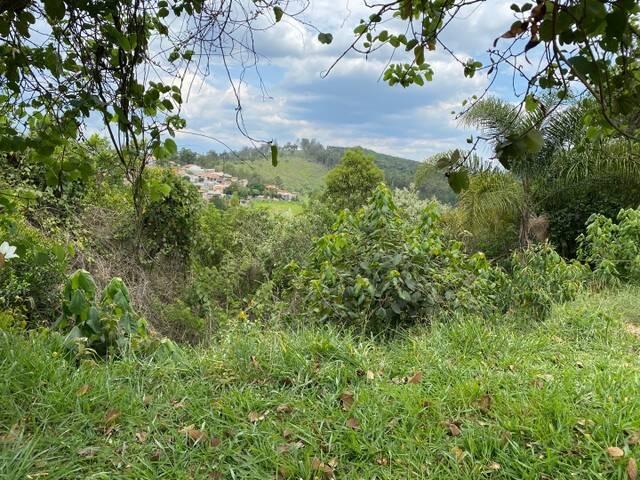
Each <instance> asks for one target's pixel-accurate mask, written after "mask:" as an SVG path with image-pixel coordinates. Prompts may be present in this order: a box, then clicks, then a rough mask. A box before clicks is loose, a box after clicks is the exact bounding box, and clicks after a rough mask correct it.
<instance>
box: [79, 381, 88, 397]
mask: <svg viewBox="0 0 640 480" xmlns="http://www.w3.org/2000/svg"><path fill="white" fill-rule="evenodd" d="M89 390H91V385H89V384H87V383H85V384H84V385H82V386H81V387H80V388H79V389H78V390H77V391H76V395H77V396H78V397H81V396H83V395H86V393H87V392H88V391H89Z"/></svg>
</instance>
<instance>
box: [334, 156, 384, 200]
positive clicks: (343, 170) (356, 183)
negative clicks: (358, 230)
mask: <svg viewBox="0 0 640 480" xmlns="http://www.w3.org/2000/svg"><path fill="white" fill-rule="evenodd" d="M382 181H384V174H383V173H382V170H380V169H379V168H378V167H377V166H376V165H375V163H374V162H373V157H371V156H369V155H366V154H365V153H364V152H363V151H362V150H360V149H353V150H347V151H346V152H345V154H344V156H343V157H342V160H341V162H340V163H339V164H338V166H336V167H335V168H334V169H333V170H331V171H330V172H329V173H328V174H327V178H326V184H327V190H326V193H325V198H326V199H327V201H328V202H330V203H331V205H332V206H333V207H334V208H336V209H337V210H342V209H345V208H349V209H351V210H355V209H358V208H360V207H361V206H362V205H364V204H365V203H366V201H367V199H368V198H369V196H370V195H371V193H373V191H374V190H375V188H376V186H377V185H378V184H379V183H380V182H382Z"/></svg>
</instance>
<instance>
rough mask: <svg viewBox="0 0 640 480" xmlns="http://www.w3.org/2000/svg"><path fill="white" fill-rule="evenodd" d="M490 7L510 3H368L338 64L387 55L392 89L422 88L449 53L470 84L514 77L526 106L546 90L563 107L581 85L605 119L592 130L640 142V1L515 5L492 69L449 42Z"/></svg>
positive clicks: (557, 0)
mask: <svg viewBox="0 0 640 480" xmlns="http://www.w3.org/2000/svg"><path fill="white" fill-rule="evenodd" d="M483 3H486V7H485V8H507V7H506V5H507V4H506V3H505V4H502V5H504V6H502V5H501V6H500V7H496V6H494V5H493V4H490V3H489V2H486V0H462V1H456V2H453V1H442V0H422V1H415V0H387V1H382V2H371V3H368V5H369V7H370V9H371V15H370V16H369V17H368V18H363V19H361V20H360V24H359V25H358V26H356V27H355V29H354V34H355V39H354V41H353V42H352V43H351V44H350V45H349V46H348V47H347V48H346V49H345V51H344V53H343V54H342V55H341V56H340V57H339V58H338V59H337V60H336V62H335V63H338V62H339V61H340V60H341V59H342V58H344V57H345V56H346V55H347V53H349V52H350V51H352V50H353V51H356V52H358V53H361V54H362V55H365V56H367V57H370V56H371V55H373V54H375V53H376V52H379V51H382V52H386V53H387V54H388V55H389V57H390V58H391V59H392V60H390V61H389V65H388V67H387V68H386V70H385V72H384V79H385V81H387V82H388V83H389V85H401V86H403V87H408V86H410V85H419V86H422V85H424V84H425V82H429V81H431V80H432V79H433V77H434V75H435V74H436V72H435V71H434V70H433V68H432V66H431V65H430V64H429V63H428V61H429V55H430V54H432V52H434V51H437V50H442V51H444V52H445V53H447V54H449V55H450V57H451V59H452V61H453V62H456V63H458V64H459V65H460V69H461V71H462V73H463V74H464V76H466V77H473V76H474V75H476V73H478V72H486V74H487V75H488V76H489V77H490V78H491V80H492V81H493V80H495V79H496V78H497V76H498V74H499V73H500V72H501V71H503V70H504V69H508V70H511V71H512V72H513V78H514V87H515V86H516V85H518V86H523V87H524V88H522V89H516V88H514V93H516V94H517V92H518V90H520V91H524V92H525V93H524V94H522V95H521V96H520V98H521V100H522V102H523V103H531V102H535V101H536V96H537V94H538V93H539V92H540V91H544V90H555V91H557V92H558V94H559V95H558V96H557V99H556V100H557V101H558V102H560V101H562V100H563V99H564V98H566V97H567V96H568V94H569V92H570V91H571V90H572V89H573V86H574V85H581V86H582V87H583V89H584V91H585V92H586V93H588V94H589V95H590V96H591V97H592V98H593V99H594V100H595V101H596V104H597V105H598V110H599V115H594V116H592V117H591V118H590V119H589V121H590V122H591V124H592V127H593V128H598V129H600V130H601V131H604V132H607V133H617V134H620V135H622V136H626V137H634V138H638V128H639V127H640V124H639V123H638V115H637V109H636V108H635V105H636V103H637V102H636V100H637V97H638V94H639V93H640V76H639V75H638V72H639V70H640V62H639V61H638V47H639V45H638V40H639V37H640V29H639V28H638V24H637V20H636V16H637V14H638V12H639V11H640V6H639V3H638V1H637V0H629V1H616V2H608V1H600V0H550V1H545V0H536V2H535V5H534V4H532V3H529V2H525V3H522V4H518V3H514V4H512V5H511V7H510V8H511V10H512V11H513V12H514V14H515V17H516V21H515V22H513V23H512V24H511V25H505V26H504V30H503V33H501V34H500V33H498V32H497V35H498V38H496V39H495V41H494V42H493V46H489V45H487V47H489V50H488V59H487V60H486V61H485V63H483V62H481V61H479V60H477V59H473V58H468V57H464V56H463V55H462V54H461V53H460V52H455V51H454V50H453V49H452V48H451V47H450V46H449V45H447V43H446V40H445V37H444V36H443V33H444V32H445V30H446V29H447V27H448V26H450V25H451V23H452V20H453V19H455V18H458V19H459V20H461V19H466V20H467V21H475V18H476V13H477V9H478V8H479V6H480V8H481V5H479V4H483ZM378 54H379V53H378ZM527 55H528V56H529V57H532V56H533V57H534V61H531V60H530V59H529V58H527ZM523 59H524V60H525V61H526V62H527V63H528V65H524V62H523V61H522V60H523ZM534 65H535V66H534ZM530 67H531V68H530ZM330 70H331V69H329V71H330ZM327 74H328V72H327ZM546 113H549V111H547V112H546Z"/></svg>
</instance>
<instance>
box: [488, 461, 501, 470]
mask: <svg viewBox="0 0 640 480" xmlns="http://www.w3.org/2000/svg"><path fill="white" fill-rule="evenodd" d="M501 468H502V465H500V464H499V463H497V462H491V463H490V464H489V465H487V470H489V471H490V472H497V471H498V470H500V469H501Z"/></svg>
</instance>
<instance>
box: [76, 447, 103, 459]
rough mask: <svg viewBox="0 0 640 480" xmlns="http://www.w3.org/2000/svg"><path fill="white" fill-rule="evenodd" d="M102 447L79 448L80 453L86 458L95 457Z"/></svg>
mask: <svg viewBox="0 0 640 480" xmlns="http://www.w3.org/2000/svg"><path fill="white" fill-rule="evenodd" d="M99 451H100V449H99V448H98V447H85V448H81V449H80V450H78V455H80V456H81V457H85V458H91V457H95V456H96V455H97V454H98V452H99Z"/></svg>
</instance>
